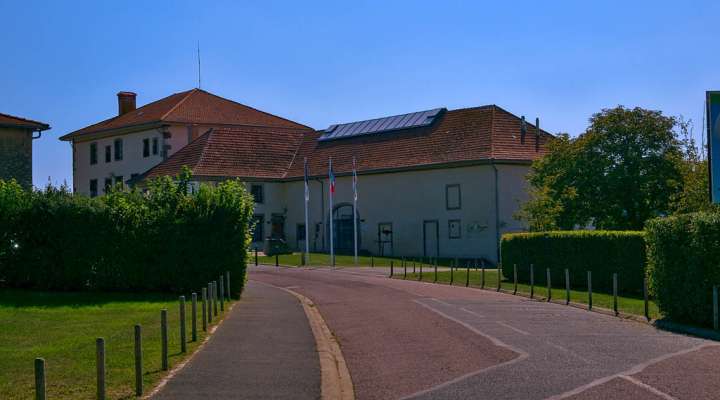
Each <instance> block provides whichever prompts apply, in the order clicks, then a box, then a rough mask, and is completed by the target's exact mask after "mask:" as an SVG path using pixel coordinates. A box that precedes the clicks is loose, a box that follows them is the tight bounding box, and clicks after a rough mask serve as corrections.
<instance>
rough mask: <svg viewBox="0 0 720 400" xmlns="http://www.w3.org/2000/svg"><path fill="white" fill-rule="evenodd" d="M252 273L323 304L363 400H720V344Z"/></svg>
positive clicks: (373, 275)
mask: <svg viewBox="0 0 720 400" xmlns="http://www.w3.org/2000/svg"><path fill="white" fill-rule="evenodd" d="M386 275H387V272H386V271H383V269H378V268H376V269H362V268H358V269H337V270H329V269H297V268H292V269H287V268H274V267H259V268H252V269H251V272H250V279H255V280H260V281H263V282H267V283H271V284H274V285H277V286H285V287H288V286H291V287H292V288H293V290H294V291H296V292H299V293H301V294H303V295H305V296H307V297H309V298H310V299H312V300H313V301H314V303H315V304H316V305H317V307H318V309H319V310H320V312H321V313H322V314H323V317H324V318H325V321H326V322H327V324H328V326H329V327H330V329H331V330H332V331H333V333H334V334H335V335H336V337H337V338H338V340H339V341H340V344H341V346H342V351H343V354H344V355H345V359H346V361H347V364H348V367H349V370H350V374H351V376H352V380H353V383H354V384H355V393H356V395H357V398H358V399H397V398H413V399H498V400H500V399H528V400H534V399H537V400H544V399H547V400H550V399H552V400H556V399H557V400H559V399H626V398H627V399H633V400H645V399H647V400H654V399H665V400H668V399H678V400H683V399H688V400H691V399H692V400H702V399H720V379H718V378H720V373H719V372H718V371H720V347H719V346H718V344H717V343H715V342H710V341H706V340H702V339H697V338H692V337H688V336H684V335H677V334H672V333H668V332H664V331H660V330H657V329H655V328H654V327H652V326H649V325H646V324H642V323H638V322H635V321H627V320H622V319H619V318H615V317H611V316H607V315H603V314H599V313H590V312H587V311H584V310H580V309H577V308H573V307H567V306H563V305H558V304H553V303H543V302H538V301H534V300H530V299H527V298H524V297H518V296H511V295H507V294H500V293H495V292H493V291H484V290H478V289H467V288H463V287H449V286H446V285H433V284H429V283H422V282H414V281H402V280H395V279H388V278H386Z"/></svg>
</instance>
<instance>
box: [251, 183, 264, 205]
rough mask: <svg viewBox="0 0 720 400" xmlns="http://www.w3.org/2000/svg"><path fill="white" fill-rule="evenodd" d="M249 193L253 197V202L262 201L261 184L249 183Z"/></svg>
mask: <svg viewBox="0 0 720 400" xmlns="http://www.w3.org/2000/svg"><path fill="white" fill-rule="evenodd" d="M250 194H252V196H253V198H254V199H255V203H258V204H262V203H263V185H250Z"/></svg>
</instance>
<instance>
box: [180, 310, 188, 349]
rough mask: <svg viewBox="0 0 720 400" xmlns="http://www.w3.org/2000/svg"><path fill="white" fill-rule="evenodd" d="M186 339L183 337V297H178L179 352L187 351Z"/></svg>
mask: <svg viewBox="0 0 720 400" xmlns="http://www.w3.org/2000/svg"><path fill="white" fill-rule="evenodd" d="M186 342H187V337H186V335H185V296H180V352H181V353H185V352H186V351H187V344H186Z"/></svg>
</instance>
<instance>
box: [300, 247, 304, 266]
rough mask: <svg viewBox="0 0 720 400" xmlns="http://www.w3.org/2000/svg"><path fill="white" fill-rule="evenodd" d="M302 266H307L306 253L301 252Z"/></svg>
mask: <svg viewBox="0 0 720 400" xmlns="http://www.w3.org/2000/svg"><path fill="white" fill-rule="evenodd" d="M300 266H303V267H304V266H305V252H304V251H303V252H300Z"/></svg>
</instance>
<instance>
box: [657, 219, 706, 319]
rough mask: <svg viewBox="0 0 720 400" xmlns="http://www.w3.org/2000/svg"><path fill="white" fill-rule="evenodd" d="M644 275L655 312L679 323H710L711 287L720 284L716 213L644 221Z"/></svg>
mask: <svg viewBox="0 0 720 400" xmlns="http://www.w3.org/2000/svg"><path fill="white" fill-rule="evenodd" d="M646 232H647V245H648V246H647V247H648V278H649V284H650V290H651V291H652V293H654V295H655V296H656V299H657V303H658V306H659V307H660V311H662V313H663V314H664V315H665V316H667V317H669V318H670V319H672V320H674V321H678V322H687V323H693V324H700V325H706V326H711V325H712V313H713V310H712V286H713V285H720V214H718V213H694V214H683V215H677V216H673V217H668V218H658V219H654V220H651V221H648V223H647V226H646Z"/></svg>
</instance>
